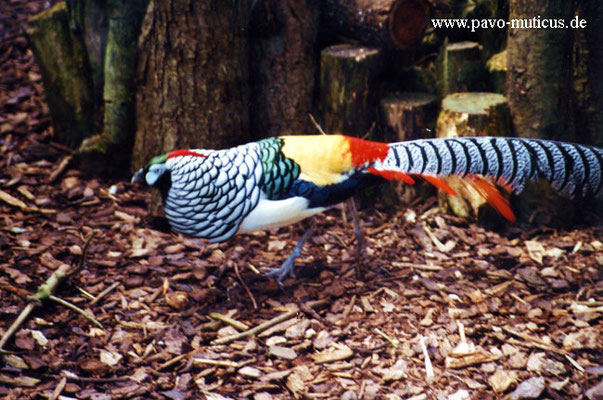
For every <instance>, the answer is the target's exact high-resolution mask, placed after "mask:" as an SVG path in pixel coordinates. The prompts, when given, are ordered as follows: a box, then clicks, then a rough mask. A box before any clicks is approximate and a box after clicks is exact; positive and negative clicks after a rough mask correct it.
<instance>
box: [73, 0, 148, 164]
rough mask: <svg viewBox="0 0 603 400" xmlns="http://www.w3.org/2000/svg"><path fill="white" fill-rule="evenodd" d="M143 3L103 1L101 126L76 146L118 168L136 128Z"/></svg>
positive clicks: (126, 158)
mask: <svg viewBox="0 0 603 400" xmlns="http://www.w3.org/2000/svg"><path fill="white" fill-rule="evenodd" d="M146 5H147V0H110V1H107V2H106V12H107V15H108V33H107V42H106V47H105V53H104V60H103V73H104V74H103V99H102V110H103V130H102V133H100V134H98V135H95V136H93V137H91V138H89V139H86V140H85V141H84V143H82V146H81V147H80V149H79V151H80V152H81V153H88V152H93V153H95V152H98V153H100V154H103V155H104V156H105V157H106V158H107V159H108V160H110V162H109V164H110V165H113V166H115V167H116V168H118V169H120V170H121V169H123V167H124V166H126V165H127V164H128V162H129V159H130V153H131V148H132V143H133V141H134V138H133V132H134V131H135V129H136V125H135V122H136V121H135V96H136V86H135V78H136V63H137V55H138V54H137V51H136V42H137V39H138V34H139V33H140V25H141V22H142V17H143V16H144V13H145V10H146ZM109 169H111V168H109ZM112 172H113V171H112Z"/></svg>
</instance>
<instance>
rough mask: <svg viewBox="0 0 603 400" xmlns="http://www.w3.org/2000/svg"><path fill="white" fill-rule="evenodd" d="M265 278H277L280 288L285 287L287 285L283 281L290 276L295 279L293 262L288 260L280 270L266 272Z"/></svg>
mask: <svg viewBox="0 0 603 400" xmlns="http://www.w3.org/2000/svg"><path fill="white" fill-rule="evenodd" d="M263 276H264V277H265V278H276V283H278V285H279V286H280V287H283V286H284V285H285V284H284V282H283V281H284V280H285V279H286V278H287V277H288V276H291V278H295V271H294V269H293V260H290V259H287V261H285V262H284V263H283V265H281V266H280V267H279V268H275V269H273V270H272V271H270V272H266V273H265V274H264V275H263Z"/></svg>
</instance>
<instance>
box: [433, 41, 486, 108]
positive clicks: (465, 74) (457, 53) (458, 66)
mask: <svg viewBox="0 0 603 400" xmlns="http://www.w3.org/2000/svg"><path fill="white" fill-rule="evenodd" d="M486 78H487V76H486V73H485V69H484V63H483V61H482V56H481V49H480V46H479V44H477V43H475V42H468V41H465V42H458V43H450V44H447V45H446V46H445V48H444V51H443V55H442V58H441V65H440V81H441V87H442V89H441V92H442V96H446V95H448V94H450V93H459V92H476V91H484V90H487V88H488V85H487V83H486V82H487V79H486Z"/></svg>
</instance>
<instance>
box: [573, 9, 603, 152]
mask: <svg viewBox="0 0 603 400" xmlns="http://www.w3.org/2000/svg"><path fill="white" fill-rule="evenodd" d="M578 11H579V14H578V15H579V17H580V18H581V19H584V20H585V21H586V28H585V29H577V30H576V31H575V32H576V36H577V38H576V44H575V50H574V60H575V61H574V62H575V65H574V70H575V76H576V78H575V79H574V82H575V86H576V88H575V90H576V95H577V105H576V106H577V107H576V108H577V116H576V140H577V141H579V142H581V143H592V144H594V145H595V146H599V147H603V134H601V129H602V127H603V2H601V1H600V0H583V1H582V2H581V3H579V9H578ZM576 69H578V71H576Z"/></svg>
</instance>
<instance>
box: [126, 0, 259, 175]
mask: <svg viewBox="0 0 603 400" xmlns="http://www.w3.org/2000/svg"><path fill="white" fill-rule="evenodd" d="M248 7H249V4H248V3H247V2H246V1H234V2H233V1H229V2H225V1H220V0H211V1H195V0H166V1H156V0H154V1H153V2H152V4H150V5H149V8H148V11H147V15H146V16H145V20H144V21H143V27H142V33H141V37H140V39H139V54H140V60H139V64H138V81H139V82H138V83H139V84H138V88H137V96H136V100H137V103H136V117H137V132H136V139H135V144H134V151H133V162H132V166H133V169H134V170H135V169H137V168H139V167H140V166H142V165H144V164H145V163H146V162H147V161H148V160H149V159H150V158H151V157H152V156H153V155H156V154H160V153H163V152H167V151H169V150H172V149H174V148H195V147H197V148H199V147H206V148H224V147H231V146H232V145H233V144H237V143H242V142H246V141H248V139H249V106H248V104H249V89H248V78H249V77H248V70H249V66H248V65H249V63H248V56H247V54H248V44H247V27H248V18H249V14H248V11H249V9H248Z"/></svg>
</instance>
